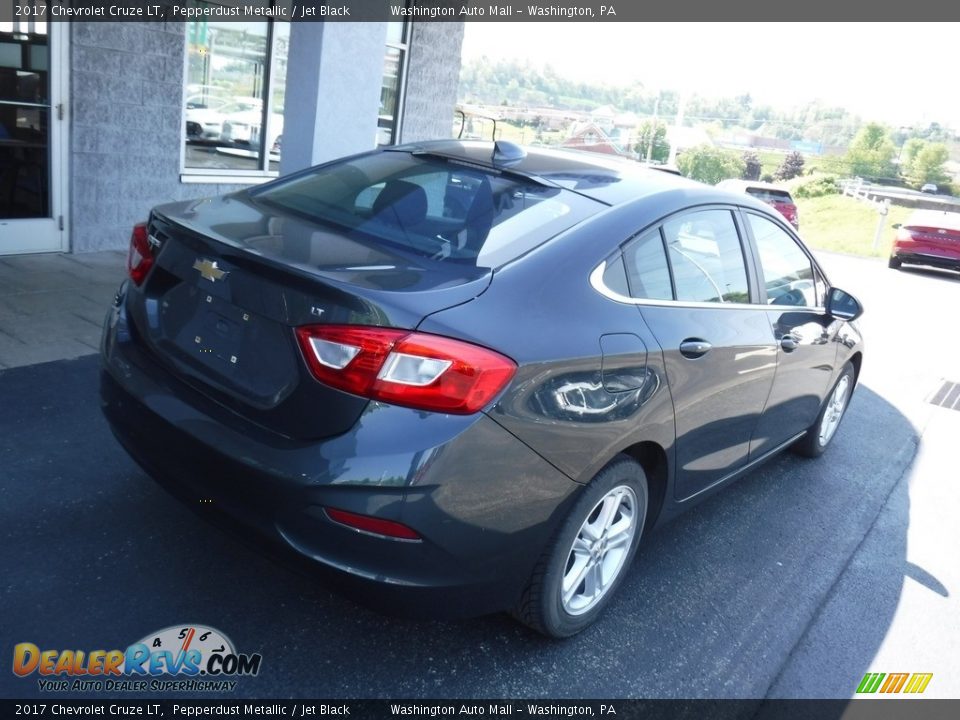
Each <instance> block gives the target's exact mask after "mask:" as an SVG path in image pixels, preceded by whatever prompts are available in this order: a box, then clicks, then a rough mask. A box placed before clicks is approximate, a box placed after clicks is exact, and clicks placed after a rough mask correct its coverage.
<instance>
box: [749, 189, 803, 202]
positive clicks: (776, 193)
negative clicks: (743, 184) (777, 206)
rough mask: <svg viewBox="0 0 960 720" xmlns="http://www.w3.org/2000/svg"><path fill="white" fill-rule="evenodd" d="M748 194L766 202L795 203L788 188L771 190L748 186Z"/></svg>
mask: <svg viewBox="0 0 960 720" xmlns="http://www.w3.org/2000/svg"><path fill="white" fill-rule="evenodd" d="M747 194H748V195H752V196H753V197H755V198H756V199H757V200H760V201H761V202H765V203H774V202H778V203H789V204H791V205H793V198H792V197H790V193H788V192H787V191H786V190H771V189H769V188H747Z"/></svg>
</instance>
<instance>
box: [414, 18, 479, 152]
mask: <svg viewBox="0 0 960 720" xmlns="http://www.w3.org/2000/svg"><path fill="white" fill-rule="evenodd" d="M463 30H464V24H463V23H462V22H451V23H448V22H422V23H414V24H413V36H412V37H411V38H410V56H409V58H408V63H409V65H408V68H407V86H406V95H405V98H404V103H403V122H402V125H401V127H400V141H401V142H405V143H408V142H417V141H418V140H440V139H443V138H449V137H450V136H451V128H452V127H453V111H454V109H455V108H456V104H457V87H458V85H459V83H460V51H461V46H462V45H463Z"/></svg>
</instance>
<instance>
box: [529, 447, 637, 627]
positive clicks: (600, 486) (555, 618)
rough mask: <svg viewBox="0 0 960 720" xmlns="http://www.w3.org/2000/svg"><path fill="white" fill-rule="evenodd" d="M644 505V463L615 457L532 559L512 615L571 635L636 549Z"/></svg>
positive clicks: (600, 606) (593, 613)
mask: <svg viewBox="0 0 960 720" xmlns="http://www.w3.org/2000/svg"><path fill="white" fill-rule="evenodd" d="M647 504H648V494H647V477H646V475H645V474H644V472H643V468H642V467H641V466H640V464H639V463H637V462H636V461H635V460H633V459H632V458H629V457H627V456H625V455H620V456H618V457H617V458H615V459H614V460H613V461H612V462H611V463H610V464H609V465H607V466H606V467H605V468H604V469H603V470H601V471H600V472H599V473H598V474H597V475H596V477H594V478H593V480H591V481H590V484H589V485H587V486H586V487H585V488H584V489H583V491H582V492H581V494H580V497H579V498H578V499H577V501H576V503H575V504H574V506H573V508H572V509H571V510H570V513H569V514H568V515H567V517H566V519H565V520H564V521H563V523H562V524H561V526H560V528H559V530H558V531H557V533H556V535H555V536H554V538H553V540H552V541H551V542H550V544H549V545H548V546H547V548H546V550H545V551H544V553H543V556H542V557H541V558H540V560H539V561H538V562H537V565H536V566H535V567H534V570H533V573H532V575H531V576H530V580H529V581H528V583H527V586H526V588H525V589H524V591H523V593H522V594H521V597H520V602H519V603H518V605H517V607H516V609H515V610H514V615H515V616H516V617H517V619H519V620H520V621H521V622H522V623H524V624H525V625H528V626H530V627H531V628H533V629H534V630H537V631H538V632H541V633H543V634H544V635H547V636H548V637H553V638H564V637H570V636H571V635H575V634H576V633H578V632H580V631H581V630H583V629H584V628H586V627H587V626H588V625H590V624H591V623H592V622H593V621H594V620H596V619H597V617H599V616H600V614H601V613H602V612H603V610H604V608H606V606H607V605H608V604H609V603H610V600H611V599H612V598H613V596H614V594H615V593H616V590H617V588H618V587H619V585H620V583H621V582H622V581H623V578H624V576H625V575H626V574H627V570H628V569H629V567H630V563H631V561H632V560H633V557H634V555H635V554H636V551H637V546H638V545H639V544H640V536H641V535H642V534H643V525H644V522H645V521H646V517H647ZM611 511H612V513H613V514H612V515H609V513H610V512H611ZM605 513H607V515H608V517H606V521H605V518H604V514H605ZM611 530H613V531H614V532H612V533H611ZM611 539H613V540H612V541H611ZM597 581H600V583H601V584H600V586H599V587H597V585H596V583H597ZM574 582H575V583H576V585H574V584H573V583H574ZM591 586H592V587H591ZM565 587H566V591H567V592H566V593H565V594H564V593H563V590H564V588H565Z"/></svg>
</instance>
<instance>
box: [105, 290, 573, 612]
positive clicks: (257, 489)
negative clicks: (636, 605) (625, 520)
mask: <svg viewBox="0 0 960 720" xmlns="http://www.w3.org/2000/svg"><path fill="white" fill-rule="evenodd" d="M125 323H126V321H125V317H124V314H123V311H122V308H115V309H113V311H112V312H111V313H110V315H109V316H108V318H107V323H106V327H105V330H104V340H103V345H102V349H101V354H102V372H101V403H102V408H103V412H104V414H105V416H106V418H107V420H108V421H109V423H110V426H111V428H112V430H113V432H114V435H115V436H116V437H117V439H118V440H119V441H120V443H121V444H122V445H123V447H124V448H125V449H126V450H127V452H128V453H129V454H130V455H131V456H132V457H133V458H134V459H135V460H136V461H137V462H138V463H139V464H140V465H141V466H142V467H143V468H144V469H145V470H146V471H147V473H148V474H149V475H151V476H152V477H153V478H154V479H155V480H157V481H158V482H159V483H160V484H161V485H163V486H164V487H166V488H167V489H168V490H170V491H171V492H172V493H173V494H174V495H175V496H177V497H178V498H180V499H181V500H182V501H184V502H185V503H186V504H187V505H189V506H190V507H192V508H193V509H194V510H196V511H197V512H198V513H201V514H203V515H205V516H207V517H209V518H210V519H211V520H213V521H215V522H218V523H220V524H223V523H226V524H228V525H229V526H231V527H232V528H234V529H237V530H239V531H240V533H241V535H242V536H243V537H244V538H246V539H251V540H257V541H258V542H265V543H266V544H267V545H268V546H271V547H273V548H275V549H280V550H281V551H282V552H283V554H284V555H285V556H286V557H288V558H296V559H298V560H301V561H307V563H306V564H307V565H308V566H310V567H313V568H316V569H322V570H323V571H326V574H327V575H328V576H333V577H336V578H338V579H339V580H341V581H343V582H342V583H340V584H339V585H340V589H341V590H344V591H346V592H347V593H348V594H351V595H354V596H356V597H359V599H361V600H363V601H365V602H366V603H368V604H372V605H374V606H376V607H377V608H378V609H381V610H387V611H396V612H400V613H404V614H414V615H429V616H434V617H437V616H466V615H475V614H482V613H485V612H492V611H497V610H502V609H506V608H509V607H511V606H512V605H513V604H514V603H515V601H516V599H517V597H518V596H519V593H520V592H521V590H522V588H523V586H524V584H525V582H526V580H527V578H528V577H529V575H530V572H531V571H532V568H533V565H534V564H535V562H536V561H537V559H538V558H539V556H540V554H541V552H542V550H543V548H544V546H545V544H546V543H547V541H548V540H549V538H550V537H551V535H552V534H553V531H554V529H555V527H556V525H557V523H558V522H559V521H560V519H561V518H562V517H563V516H564V515H565V514H566V508H567V507H568V506H569V503H570V502H572V500H573V498H574V496H575V493H576V490H577V488H579V486H578V485H577V484H576V483H574V482H572V481H571V480H569V479H568V478H567V477H566V476H564V475H562V474H561V473H560V472H559V471H557V470H556V469H555V468H553V466H551V465H549V464H548V463H547V462H546V461H544V460H543V459H542V458H541V457H540V456H539V455H537V454H536V453H534V452H533V451H531V450H530V449H529V448H527V447H526V446H525V445H523V444H522V443H521V442H520V441H518V440H517V439H516V438H514V437H513V436H512V435H510V434H509V433H508V432H507V431H506V430H504V429H503V428H501V427H500V426H499V425H498V424H496V423H495V422H493V421H492V420H490V419H489V418H487V417H486V416H485V415H483V414H478V415H474V416H469V417H453V416H445V415H438V414H433V413H422V412H417V411H414V410H408V409H405V408H399V407H395V406H387V405H377V404H371V406H370V407H369V408H368V409H367V411H366V412H364V414H363V415H362V416H361V418H360V421H359V422H358V423H357V424H356V425H355V426H354V427H353V428H352V429H351V430H349V431H348V432H347V433H345V434H343V435H339V436H336V437H333V438H328V439H324V440H319V441H309V442H302V441H293V440H289V439H286V438H283V437H281V436H278V435H273V434H272V433H268V432H267V431H265V430H263V429H262V428H257V427H256V426H252V425H251V426H250V427H248V428H245V427H244V424H243V420H242V418H235V419H234V420H232V421H229V422H226V421H225V418H224V417H223V416H222V415H223V413H229V411H227V410H226V409H225V408H222V407H220V406H216V408H215V410H216V411H215V412H214V411H213V410H212V409H211V408H212V405H211V402H210V401H209V400H208V399H206V398H205V397H204V396H202V395H200V394H199V393H198V392H197V391H196V390H194V389H193V388H191V387H189V386H186V385H184V384H183V383H181V382H180V381H179V380H178V379H177V378H176V377H175V376H173V375H172V374H171V373H169V372H168V371H167V370H166V369H165V368H164V367H163V366H162V365H161V364H160V363H157V362H156V361H151V359H150V357H149V356H148V355H147V353H146V352H145V351H144V350H143V348H142V347H140V346H139V345H138V343H137V342H136V339H135V337H134V336H135V333H133V332H131V331H130V328H128V327H126V324H125ZM325 507H333V508H339V509H343V510H348V511H351V512H354V513H361V514H365V515H374V516H377V517H381V518H385V519H388V520H394V521H396V522H401V523H403V524H405V525H408V526H409V527H411V528H413V529H415V530H416V531H417V532H418V533H419V534H420V535H421V536H422V538H423V539H422V540H421V541H417V542H410V541H399V540H391V539H385V538H382V537H377V536H371V535H367V534H363V533H360V532H358V531H356V530H353V529H351V528H348V527H346V526H343V525H340V524H338V523H335V522H333V521H331V520H330V519H329V518H328V517H327V516H326V514H325V512H324V510H323V508H325Z"/></svg>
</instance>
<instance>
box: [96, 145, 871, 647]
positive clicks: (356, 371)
mask: <svg viewBox="0 0 960 720" xmlns="http://www.w3.org/2000/svg"><path fill="white" fill-rule="evenodd" d="M129 275H130V277H129V279H128V280H127V281H126V282H125V283H124V285H123V286H122V287H121V289H120V291H119V292H118V293H117V297H116V301H115V304H114V307H113V308H112V309H111V310H110V312H109V314H108V316H107V321H106V326H105V332H104V338H103V346H102V358H103V363H102V385H101V392H102V400H103V409H104V412H105V414H106V416H107V418H108V419H109V421H110V424H111V426H112V428H113V431H114V433H115V434H116V436H117V438H118V439H119V441H120V442H121V443H122V444H123V446H124V447H125V448H126V449H127V450H128V451H129V453H130V454H131V455H132V456H133V457H134V458H135V459H136V460H137V461H138V462H139V463H140V464H141V465H142V466H143V467H144V468H145V469H146V471H147V472H148V473H149V474H151V475H152V476H153V477H155V478H156V479H157V480H158V481H160V482H162V483H163V484H164V485H165V486H167V487H168V488H170V489H171V490H172V491H174V492H175V493H176V494H178V495H179V496H180V497H182V498H185V499H186V500H188V501H189V502H191V503H193V504H194V506H195V507H197V508H202V509H204V510H205V511H208V512H213V513H215V514H216V515H218V516H220V517H226V518H229V519H230V521H231V523H232V524H234V525H237V524H239V526H240V527H242V528H244V532H246V533H247V534H248V535H255V536H257V537H262V538H267V539H269V540H271V541H273V542H274V543H276V544H278V545H279V546H281V547H282V548H284V549H285V550H288V551H289V550H292V551H293V553H294V554H295V555H297V556H301V557H303V558H307V559H309V560H311V561H313V562H314V563H315V564H316V565H317V566H319V567H322V568H326V569H329V570H332V571H334V573H333V574H335V575H337V576H339V577H341V578H345V579H346V580H347V583H346V587H347V588H348V589H356V588H359V589H361V590H366V591H367V592H365V597H366V598H367V600H368V601H369V602H374V603H377V604H379V605H380V606H387V607H396V608H400V609H406V610H408V611H411V610H412V611H419V612H428V613H431V614H437V615H439V614H451V613H452V614H467V613H482V612H488V611H496V610H501V609H509V610H512V611H513V612H514V613H515V614H516V615H517V616H518V617H519V618H520V619H521V620H522V621H523V622H525V623H527V624H529V625H531V626H532V627H534V628H536V629H538V630H540V631H542V632H544V633H546V634H548V635H552V636H557V637H560V636H567V635H571V634H573V633H575V632H577V631H579V630H581V629H582V628H584V627H585V626H587V625H588V624H589V623H590V622H592V621H593V620H594V619H595V618H596V617H597V615H598V614H599V613H600V612H601V611H602V610H603V608H604V606H605V605H606V604H607V603H608V602H609V601H610V600H611V597H612V596H613V594H614V591H615V590H616V588H617V586H618V585H619V584H620V583H621V581H622V580H623V577H624V575H625V573H626V572H627V569H628V568H629V566H630V563H631V560H632V559H633V556H634V554H635V552H636V550H637V547H638V545H639V544H640V541H641V539H642V538H643V536H645V535H646V534H647V533H649V532H650V531H651V530H652V529H654V528H655V527H656V526H658V525H660V524H662V523H664V522H665V521H666V520H668V519H670V518H671V517H673V516H675V515H677V514H678V513H679V512H681V511H682V510H684V509H685V508H687V507H689V506H690V505H692V504H694V502H696V501H697V500H700V499H702V498H704V497H705V496H707V495H708V494H710V493H711V492H713V491H714V490H717V489H718V488H720V487H721V486H723V485H726V484H728V483H730V482H731V481H733V480H734V479H736V478H737V477H739V476H741V475H743V474H744V473H745V472H747V471H748V470H750V469H751V468H753V467H755V466H756V465H757V464H759V463H760V462H762V461H764V460H766V459H767V458H769V457H771V456H772V455H773V454H775V453H777V452H779V451H780V450H783V449H784V448H787V447H791V446H792V447H793V448H795V449H796V450H798V451H800V452H801V453H803V454H805V455H808V456H817V455H820V454H821V453H822V452H823V451H824V450H825V448H826V447H827V446H828V444H829V443H830V441H831V439H832V438H833V437H834V434H835V432H836V430H837V426H838V424H839V423H840V420H841V418H842V417H843V414H844V410H845V409H846V407H847V403H848V402H849V400H850V397H851V393H852V392H853V389H854V385H855V384H856V381H857V376H858V373H859V371H860V364H861V358H862V352H863V350H862V342H861V338H860V335H859V333H858V331H857V328H856V324H855V322H854V320H855V318H856V317H857V316H858V315H859V314H860V312H861V309H860V306H859V304H858V303H857V301H856V300H855V299H854V298H853V297H852V296H850V295H849V294H847V293H845V292H843V291H842V290H839V289H836V288H831V287H830V285H829V283H828V281H827V279H826V276H825V275H824V273H823V272H822V271H821V269H820V268H819V266H818V265H817V263H816V261H815V260H814V258H813V257H812V255H811V254H810V253H809V251H808V250H807V249H806V248H805V247H804V246H803V243H801V242H800V240H799V239H798V238H797V236H796V235H795V234H794V232H793V230H792V228H791V227H790V226H789V225H788V224H787V223H786V222H785V221H784V219H783V218H782V217H781V216H780V215H779V214H777V213H776V212H775V211H773V210H772V209H771V208H769V206H767V205H765V204H762V203H760V202H758V201H756V200H753V199H751V198H750V197H749V196H747V195H743V194H736V195H735V194H732V193H728V192H723V191H721V190H717V189H715V188H711V187H707V186H704V185H700V184H698V183H694V182H691V181H688V180H684V179H683V178H678V177H674V176H671V175H669V174H666V173H659V172H655V171H652V170H645V169H643V168H641V167H640V166H638V165H635V164H632V163H621V162H617V161H613V160H607V161H605V160H602V159H599V158H597V157H595V156H592V155H585V154H576V153H564V152H551V151H547V150H533V149H531V150H524V149H522V148H518V147H516V146H511V145H508V144H505V143H500V144H497V145H492V144H486V143H468V142H455V141H441V142H437V143H424V144H419V145H410V146H403V147H394V148H389V149H385V150H378V151H375V152H371V153H367V154H363V155H358V156H354V157H350V158H346V159H343V160H338V161H335V162H331V163H329V164H326V165H322V166H319V167H314V168H310V169H308V170H305V171H303V172H300V173H297V174H295V175H291V176H288V177H284V178H281V179H279V180H277V181H275V182H271V183H269V184H266V185H263V186H260V187H258V188H256V189H251V190H243V191H240V192H236V193H232V194H229V195H226V196H223V197H217V198H211V199H206V200H200V201H193V202H181V203H175V204H171V205H165V206H162V207H158V208H156V209H155V210H154V211H153V212H152V213H151V215H150V218H149V222H147V223H146V224H144V225H138V226H137V227H136V228H134V231H133V236H132V240H131V248H130V257H129ZM371 589H372V592H369V590H371Z"/></svg>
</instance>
